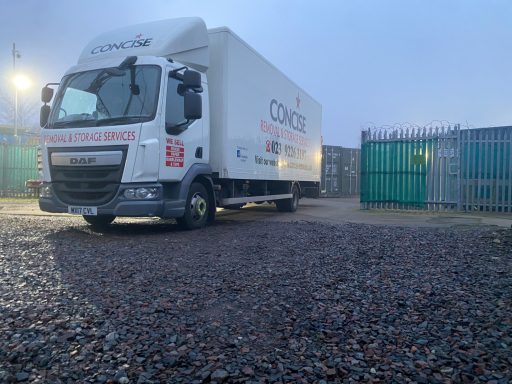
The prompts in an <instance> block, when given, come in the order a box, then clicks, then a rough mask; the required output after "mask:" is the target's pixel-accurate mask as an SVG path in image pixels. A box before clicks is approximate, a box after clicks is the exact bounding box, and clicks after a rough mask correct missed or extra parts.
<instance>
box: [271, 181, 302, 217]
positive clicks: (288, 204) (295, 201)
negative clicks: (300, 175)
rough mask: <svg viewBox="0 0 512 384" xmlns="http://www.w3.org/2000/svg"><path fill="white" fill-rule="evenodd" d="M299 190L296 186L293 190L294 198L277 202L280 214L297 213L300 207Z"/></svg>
mask: <svg viewBox="0 0 512 384" xmlns="http://www.w3.org/2000/svg"><path fill="white" fill-rule="evenodd" d="M299 198H300V196H299V188H298V187H297V186H296V185H294V186H293V188H292V198H291V199H282V200H276V201H275V203H276V207H277V210H278V211H280V212H295V211H296V210H297V208H298V207H299Z"/></svg>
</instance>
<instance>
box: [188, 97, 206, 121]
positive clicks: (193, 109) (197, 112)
mask: <svg viewBox="0 0 512 384" xmlns="http://www.w3.org/2000/svg"><path fill="white" fill-rule="evenodd" d="M183 97H184V98H185V100H184V112H185V119H187V120H197V119H200V118H201V117H202V116H203V102H202V98H201V95H199V94H197V93H192V92H187V93H185V95H184V96H183Z"/></svg>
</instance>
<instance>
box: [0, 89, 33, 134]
mask: <svg viewBox="0 0 512 384" xmlns="http://www.w3.org/2000/svg"><path fill="white" fill-rule="evenodd" d="M14 107H15V106H14V96H13V95H12V94H9V93H7V92H5V91H3V90H0V123H1V124H5V125H14ZM37 112H38V103H37V101H34V100H33V99H30V97H29V96H27V95H25V94H23V93H22V92H18V129H19V131H20V132H25V131H28V132H33V131H34V130H37V128H38V127H39V124H38V113H37Z"/></svg>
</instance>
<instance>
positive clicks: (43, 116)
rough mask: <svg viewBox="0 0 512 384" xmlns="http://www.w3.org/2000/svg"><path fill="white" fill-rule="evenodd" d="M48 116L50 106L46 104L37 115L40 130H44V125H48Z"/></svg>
mask: <svg viewBox="0 0 512 384" xmlns="http://www.w3.org/2000/svg"><path fill="white" fill-rule="evenodd" d="M43 89H44V88H43ZM49 116H50V106H49V105H48V104H45V105H43V106H41V112H40V113H39V125H40V126H41V128H44V127H45V126H46V124H48V117H49Z"/></svg>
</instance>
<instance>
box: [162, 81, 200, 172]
mask: <svg viewBox="0 0 512 384" xmlns="http://www.w3.org/2000/svg"><path fill="white" fill-rule="evenodd" d="M169 72H170V71H169ZM166 78H167V84H165V87H166V89H165V92H164V94H165V100H164V109H163V116H162V117H163V118H164V119H163V120H164V122H165V124H164V129H163V130H162V134H163V135H164V139H163V140H161V141H160V142H161V148H160V150H161V153H162V154H163V156H162V157H161V162H160V179H161V181H181V180H182V179H183V177H184V176H185V174H186V173H187V171H188V170H189V169H190V167H191V166H192V165H193V164H197V163H208V141H209V137H208V136H209V135H208V129H207V127H208V118H207V116H208V92H207V87H206V83H205V84H204V89H206V92H203V94H202V103H203V104H202V105H203V118H201V119H197V120H192V121H189V122H186V119H185V117H184V116H185V112H184V96H182V95H181V94H180V92H179V89H180V84H181V83H182V82H181V81H180V80H179V79H175V78H173V77H170V76H168V75H167V76H166ZM205 107H206V108H205ZM205 116H206V119H205ZM170 126H173V127H175V128H172V129H167V130H166V129H165V127H170Z"/></svg>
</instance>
